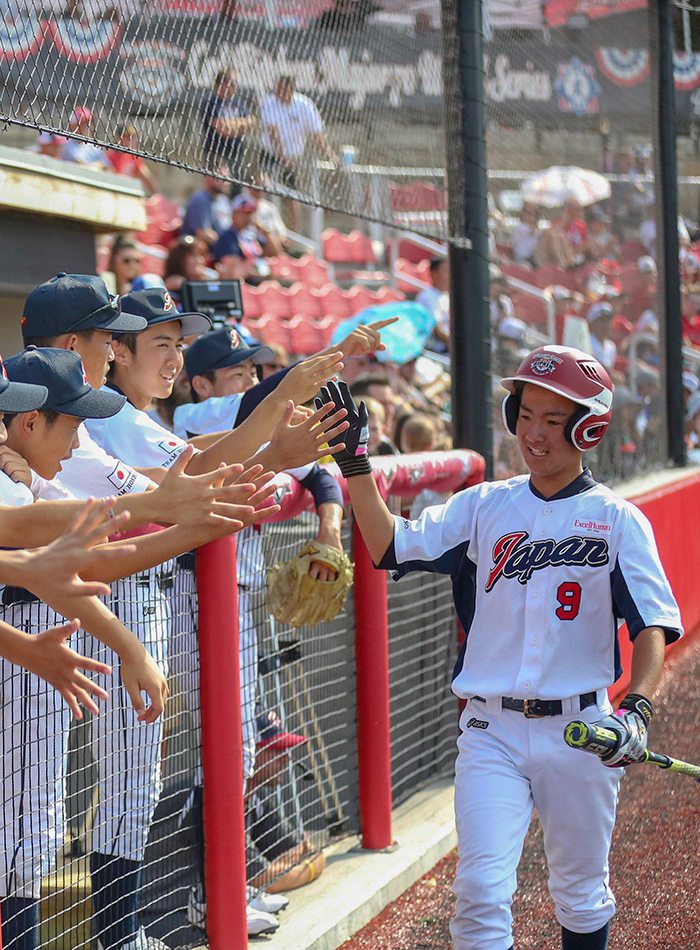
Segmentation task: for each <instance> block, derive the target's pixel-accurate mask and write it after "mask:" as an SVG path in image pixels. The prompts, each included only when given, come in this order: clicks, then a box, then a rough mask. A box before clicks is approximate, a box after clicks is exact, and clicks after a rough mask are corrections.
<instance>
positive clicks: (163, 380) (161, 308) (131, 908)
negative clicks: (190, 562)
mask: <svg viewBox="0 0 700 950" xmlns="http://www.w3.org/2000/svg"><path fill="white" fill-rule="evenodd" d="M122 306H123V311H124V312H130V313H132V312H133V313H134V314H136V315H139V316H142V317H143V318H144V319H145V320H146V321H147V324H148V325H147V328H146V329H145V330H143V331H141V332H140V333H134V334H128V335H126V336H120V337H119V338H118V339H117V340H116V341H115V343H114V349H115V355H116V359H115V362H114V365H113V368H112V372H111V374H110V376H111V379H110V384H109V385H110V386H112V387H116V388H119V389H120V390H122V391H123V392H124V394H125V395H126V396H127V397H128V399H129V402H127V404H126V405H125V406H124V408H123V409H122V411H121V412H120V413H119V414H118V416H117V417H115V419H114V421H113V423H112V424H111V425H107V424H106V420H105V421H104V423H96V422H90V423H89V424H88V428H89V430H90V433H91V435H92V437H93V438H94V440H95V441H96V442H97V443H98V445H100V446H101V447H102V448H103V449H105V450H107V451H112V452H115V453H116V452H118V453H119V455H120V457H121V458H122V459H123V460H124V461H126V462H127V463H129V464H131V465H132V466H134V467H136V466H138V467H144V468H147V469H149V470H151V473H152V474H153V475H154V476H155V477H157V470H158V469H161V470H167V469H168V468H170V467H171V466H172V465H173V464H177V460H178V459H180V458H185V459H186V460H185V466H186V469H187V471H188V472H190V471H192V470H193V469H194V470H195V471H198V472H210V471H216V470H217V468H218V466H219V465H220V464H221V463H222V462H230V461H232V460H236V459H238V458H241V459H245V458H247V457H249V456H251V455H253V453H254V452H255V451H256V450H257V449H258V448H259V446H260V443H261V441H262V440H264V439H265V438H266V437H269V434H272V433H273V432H275V430H276V434H275V435H273V440H272V442H273V444H272V446H270V447H268V449H267V450H266V451H265V452H261V453H260V455H259V456H258V457H257V458H256V459H255V461H256V462H257V461H258V459H260V461H261V462H271V463H272V465H274V466H275V467H277V465H279V466H280V467H284V459H285V454H291V457H292V458H297V457H298V458H299V459H300V460H304V461H306V459H308V458H309V457H312V458H313V457H317V456H320V455H321V454H322V453H323V449H322V448H321V445H322V444H323V443H324V441H325V439H326V438H327V434H326V433H325V432H324V427H322V426H318V427H314V424H315V423H316V422H318V418H316V419H312V420H306V421H304V422H303V423H302V424H300V425H290V424H289V419H290V417H291V410H290V408H289V407H288V406H287V403H288V402H289V400H290V399H299V398H302V399H307V398H310V397H311V396H312V395H313V393H314V391H317V389H318V386H319V385H320V383H321V382H322V381H323V380H324V379H327V378H328V375H329V374H330V373H333V372H334V371H335V369H336V368H337V367H339V365H341V364H339V359H338V355H337V354H332V355H331V356H330V357H323V358H321V359H320V360H317V361H316V362H315V363H312V364H311V365H309V366H305V367H302V368H300V370H299V372H298V373H297V374H296V375H295V376H294V377H291V378H290V380H289V383H288V386H287V391H286V393H282V394H281V395H280V396H279V397H277V399H276V400H270V402H269V403H268V404H267V405H265V406H260V407H259V412H258V413H256V418H255V419H251V421H250V425H249V426H248V427H247V431H246V432H245V433H242V438H238V433H236V435H235V436H234V435H233V434H224V435H223V436H222V438H221V439H214V440H212V445H211V446H209V447H207V448H205V449H204V450H203V451H201V452H198V453H197V454H195V455H194V456H192V455H191V453H192V448H191V447H190V446H189V445H188V444H187V443H186V442H185V441H183V440H181V439H178V438H176V437H175V436H173V434H172V433H171V432H169V431H167V430H165V429H164V428H163V427H161V426H159V425H158V424H157V423H156V422H155V421H154V420H152V419H151V418H150V417H149V416H147V415H146V413H145V412H144V409H145V408H146V406H147V405H148V404H149V402H150V400H151V399H152V398H153V397H155V396H160V397H162V396H167V395H168V394H169V392H170V390H171V388H172V385H173V382H174V380H175V378H176V376H177V374H178V372H179V371H180V369H181V367H182V352H181V351H182V339H183V336H184V335H192V334H195V333H198V332H201V331H202V330H205V329H207V328H208V327H209V325H210V321H209V320H208V318H206V317H204V316H203V315H202V314H196V313H194V314H180V313H178V311H177V309H176V308H175V307H174V305H173V303H172V299H171V298H170V295H169V294H168V293H167V292H166V291H162V290H158V289H151V290H145V291H140V292H137V293H134V294H129V295H126V296H125V297H124V298H122ZM341 418H342V413H340V414H338V417H337V418H336V419H335V421H334V423H332V424H331V430H332V431H333V430H335V433H336V434H337V433H339V432H340V431H341V430H342V423H340V419H341ZM268 433H269V434H268ZM276 442H277V443H278V444H279V448H275V443H276ZM185 453H186V455H185ZM275 453H277V460H275ZM261 517H264V513H262V514H261ZM169 571H171V572H172V573H171V577H172V585H171V586H170V590H171V591H177V592H178V594H179V597H178V600H179V601H180V602H181V601H183V600H186V599H187V597H186V595H187V589H185V588H186V586H187V585H189V587H190V588H191V589H192V590H193V589H194V575H193V572H192V570H191V569H189V568H188V567H186V566H184V565H177V566H169ZM179 606H180V608H181V603H180V604H179ZM180 613H182V611H181V610H180ZM185 619H186V620H187V621H189V614H188V616H187V617H186V618H185ZM190 622H191V621H190ZM168 626H169V625H168V624H167V623H154V622H150V623H149V636H150V638H151V641H152V642H153V643H157V644H158V649H159V651H160V655H161V656H162V657H163V660H164V661H165V660H166V645H167V639H168V635H169V629H168ZM159 746H160V743H159V742H157V741H154V742H152V743H148V745H147V747H145V744H144V742H143V741H142V742H140V744H138V745H137V744H136V743H133V744H131V743H127V746H126V747H125V749H124V750H123V756H126V758H127V759H128V761H129V763H130V766H129V769H128V774H126V775H125V774H122V775H120V776H119V778H118V782H119V783H120V787H122V788H121V791H122V794H121V795H120V799H119V801H120V802H123V801H124V800H125V798H124V796H125V795H127V796H129V798H130V800H131V801H132V802H133V807H132V808H131V809H129V814H130V815H131V816H132V817H131V819H130V835H129V837H125V836H124V835H121V834H117V831H118V829H119V827H121V826H118V825H113V828H114V838H113V840H110V838H109V827H110V826H109V825H108V824H105V823H104V822H102V821H101V815H100V814H99V812H98V816H97V820H96V824H95V828H96V831H97V837H95V831H93V839H94V840H95V841H96V844H97V851H96V852H94V853H93V858H92V867H93V893H94V894H98V895H99V896H98V901H99V904H100V910H99V914H98V920H97V931H98V934H99V935H100V938H101V941H102V942H103V943H104V945H105V946H106V947H107V946H109V947H111V946H115V947H121V946H127V945H128V946H129V947H131V943H128V944H127V942H126V941H127V939H128V935H129V933H133V932H134V926H135V924H136V923H137V920H138V918H137V913H136V902H137V895H138V874H139V870H140V866H141V862H142V860H143V854H144V849H145V843H146V836H147V832H148V824H149V821H150V817H151V815H152V810H153V806H154V803H155V801H156V800H157V794H158V793H157V788H158V769H159V766H160V751H159ZM123 786H128V787H126V788H123ZM154 789H155V792H154V793H153V796H152V797H151V799H150V802H149V803H148V804H147V805H146V807H144V806H143V799H144V798H145V797H147V796H149V795H151V790H154ZM124 814H126V810H125V811H124ZM123 824H124V822H123V821H122V826H123ZM103 826H104V834H103V832H102V830H101V828H102V827H103ZM110 906H112V907H114V906H118V907H119V908H120V911H121V912H122V913H121V919H117V915H116V914H114V913H113V912H112V913H110ZM125 909H126V913H124V910H125ZM136 934H137V936H136V938H135V939H136V941H137V942H136V943H135V944H134V945H135V946H139V944H138V940H140V939H142V938H141V936H140V935H141V934H142V929H141V928H140V927H139V928H138V930H137V931H136Z"/></svg>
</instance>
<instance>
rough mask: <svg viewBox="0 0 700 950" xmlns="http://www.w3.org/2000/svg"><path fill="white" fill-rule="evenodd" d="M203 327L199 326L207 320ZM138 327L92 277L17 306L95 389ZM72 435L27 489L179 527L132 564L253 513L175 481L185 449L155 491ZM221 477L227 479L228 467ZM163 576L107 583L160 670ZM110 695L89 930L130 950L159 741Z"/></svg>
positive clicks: (193, 482)
mask: <svg viewBox="0 0 700 950" xmlns="http://www.w3.org/2000/svg"><path fill="white" fill-rule="evenodd" d="M198 319H199V318H198ZM200 322H201V323H204V322H205V318H201V320H200ZM145 326H146V320H145V319H143V318H142V317H139V316H136V315H131V314H123V313H121V307H120V305H119V303H118V301H117V302H115V301H114V300H113V298H111V297H110V296H109V294H108V293H107V291H106V288H105V287H104V285H103V283H102V281H100V279H99V278H95V277H91V276H83V275H64V274H63V275H58V276H57V277H55V278H53V279H52V280H50V281H47V282H46V283H45V284H42V285H40V286H39V287H37V288H35V290H34V291H33V292H32V293H31V294H30V295H29V297H28V299H27V302H26V303H25V308H24V319H23V332H24V334H25V339H26V340H27V341H30V340H34V341H36V342H37V343H40V344H44V345H48V344H50V343H56V344H57V345H59V346H61V347H62V348H64V349H67V350H70V349H75V350H79V351H80V353H81V355H82V356H83V359H84V361H85V373H86V376H87V377H88V378H89V379H90V381H91V382H92V383H93V384H94V385H97V386H101V385H102V384H103V383H104V381H105V373H106V371H107V368H108V365H109V362H110V361H111V359H113V354H112V350H111V340H112V332H113V331H118V330H127V329H128V330H134V329H140V328H143V327H145ZM79 436H80V442H81V444H80V446H79V447H76V448H75V449H74V453H73V455H74V457H73V458H71V459H69V460H66V461H64V463H63V466H62V471H61V473H60V478H59V479H54V480H53V482H49V483H47V482H46V481H44V480H43V479H40V478H38V477H37V476H36V475H34V477H33V480H32V490H33V491H34V493H35V495H38V496H40V497H42V498H52V499H63V498H67V497H72V495H73V494H74V495H77V496H83V497H85V496H86V495H88V494H90V493H93V492H95V493H98V494H100V493H101V494H105V493H106V492H108V491H113V490H114V489H117V491H119V493H120V495H122V496H123V497H121V498H120V499H119V501H118V502H117V504H116V505H115V507H120V506H121V507H123V508H125V509H126V510H128V511H130V512H131V513H132V514H133V515H134V519H133V521H134V523H136V524H138V523H139V522H143V521H144V520H153V521H161V522H165V523H169V522H173V521H178V522H179V526H178V527H176V528H170V529H167V530H166V531H162V532H159V533H158V534H157V535H149V536H148V537H144V538H139V539H137V540H136V542H135V544H136V550H137V556H136V558H135V561H134V566H135V565H137V564H140V565H141V567H146V568H151V565H153V564H159V562H161V561H163V560H164V559H165V558H167V557H168V556H170V555H171V554H180V553H182V552H184V551H186V550H188V549H189V548H190V547H192V546H196V545H198V544H201V543H204V542H205V541H207V540H210V539H211V537H214V536H217V535H218V534H221V533H227V532H228V531H231V530H236V529H237V528H240V527H242V524H243V522H241V521H237V520H235V519H236V516H237V515H239V514H241V513H242V512H244V511H245V513H246V514H248V513H251V514H252V512H253V507H254V506H251V505H252V502H253V499H252V498H249V497H241V498H240V500H241V501H242V502H245V503H248V505H247V508H245V509H241V508H240V506H237V505H235V504H231V503H229V502H230V501H233V500H234V498H235V497H237V496H238V495H240V493H241V492H242V491H244V488H243V486H242V485H241V484H238V485H232V486H227V487H225V488H217V489H216V490H215V489H213V488H210V487H209V486H210V485H213V484H214V483H216V482H217V481H218V482H219V484H220V480H219V479H217V478H215V477H213V476H206V475H205V476H199V477H198V478H189V477H188V476H186V475H183V474H181V470H182V468H183V467H184V464H186V461H187V460H188V459H189V457H190V455H191V451H192V450H191V449H187V452H185V453H183V455H182V459H178V460H177V462H175V463H174V464H173V467H172V469H171V470H170V471H169V472H168V474H167V476H166V477H165V479H164V481H163V484H162V485H161V486H159V487H156V486H154V485H153V483H152V482H151V481H150V479H148V478H145V477H144V476H143V475H141V474H140V473H138V472H137V471H136V470H135V469H132V468H131V467H130V466H128V465H127V464H125V463H124V461H123V460H122V459H117V458H115V457H112V456H109V455H108V454H107V453H106V452H104V450H103V449H101V448H100V447H99V446H97V445H96V444H95V443H94V442H93V441H92V440H91V439H90V438H89V436H88V434H87V431H86V429H85V427H84V426H82V425H81V427H80V429H79ZM219 474H220V475H221V476H223V475H224V474H227V475H229V476H230V475H231V469H230V468H229V469H225V470H223V471H222V472H221V473H219ZM151 487H153V488H155V490H154V491H148V495H141V496H140V497H139V494H138V493H140V492H143V491H144V489H145V490H148V489H150V488H151ZM161 495H162V498H161V497H160V496H161ZM246 495H247V496H250V495H251V492H250V491H247V492H246ZM212 496H213V497H212ZM112 547H114V545H112ZM165 569H167V565H166V566H165V568H164V566H163V565H160V566H159V567H158V568H157V569H150V570H141V572H140V573H139V574H137V575H135V576H132V577H123V574H124V573H126V572H125V571H124V570H121V572H120V573H119V577H120V578H122V579H120V580H118V581H117V582H116V583H115V584H114V585H113V592H112V595H111V596H110V599H109V601H108V603H110V604H112V605H113V606H114V608H115V609H119V610H120V612H121V613H122V614H123V615H124V618H125V619H127V620H128V621H129V622H130V623H131V624H132V626H133V627H134V629H135V630H136V632H137V633H138V634H139V636H140V638H141V640H142V642H144V644H145V645H146V646H147V648H148V649H149V652H151V653H152V655H153V656H154V658H155V659H156V660H157V661H158V662H159V663H160V665H161V667H162V668H165V653H164V644H165V639H166V633H167V631H166V628H165V620H166V617H167V614H168V601H167V598H166V597H165V596H164V594H163V593H162V591H161V589H160V588H161V584H162V579H163V576H164V571H165ZM85 648H86V649H88V650H91V652H92V653H93V654H94V655H96V656H98V657H101V656H103V655H104V658H106V659H108V660H111V657H110V656H109V653H108V651H107V648H105V647H104V646H103V645H102V644H97V645H95V644H93V643H91V642H88V643H86V644H85ZM111 692H112V694H113V695H112V696H111V701H110V703H109V704H107V708H106V710H105V711H104V712H103V713H102V714H101V715H100V717H99V718H98V719H97V720H96V723H94V724H93V726H94V734H93V740H94V747H95V748H94V752H95V758H96V760H97V763H98V773H99V779H100V788H101V799H100V808H99V809H98V814H97V821H96V824H95V829H94V831H93V842H94V844H95V845H96V851H95V853H94V855H93V858H92V865H93V871H94V876H93V886H94V891H93V904H94V909H95V924H96V927H95V929H96V931H97V934H98V936H99V937H100V938H101V942H102V944H103V946H112V945H114V946H122V945H127V941H129V942H128V946H129V947H131V946H132V945H133V946H136V947H141V946H146V945H148V946H155V945H156V944H155V941H154V938H148V937H146V935H145V933H144V932H143V930H142V929H141V928H140V927H139V926H138V921H137V918H136V898H137V892H138V880H137V878H138V870H139V866H140V858H141V857H142V854H143V848H144V847H145V837H146V833H147V827H148V822H149V820H150V814H152V810H153V808H154V807H155V803H156V802H157V797H158V782H159V779H158V775H159V764H160V760H159V756H158V741H157V740H156V739H153V740H152V739H151V738H149V736H147V735H146V733H148V732H149V731H150V732H153V731H156V732H157V733H158V734H160V724H157V725H156V724H154V725H153V727H151V729H150V730H149V729H144V728H143V727H142V726H141V725H140V724H138V723H137V722H136V721H135V719H134V718H133V716H132V715H131V714H130V712H129V711H128V710H127V709H126V708H125V703H124V696H123V694H122V693H121V692H120V687H119V686H118V684H114V686H113V688H112V690H111ZM122 747H128V748H130V749H131V748H133V749H136V750H139V751H138V752H137V753H135V755H136V757H137V758H138V760H139V762H140V763H141V764H142V769H141V771H140V772H139V771H138V770H129V769H125V768H123V766H122V767H119V768H118V767H117V761H116V760H117V759H119V761H120V762H121V761H122V760H123V758H124V755H125V754H126V753H124V749H123V748H122ZM127 757H128V756H127ZM156 772H158V775H156V774H155V773H156ZM134 799H136V800H137V803H136V804H135V803H134ZM144 816H145V817H144ZM132 859H133V860H132ZM134 934H136V936H135V937H134V936H133V935H134ZM132 937H133V944H132V942H131V938H132Z"/></svg>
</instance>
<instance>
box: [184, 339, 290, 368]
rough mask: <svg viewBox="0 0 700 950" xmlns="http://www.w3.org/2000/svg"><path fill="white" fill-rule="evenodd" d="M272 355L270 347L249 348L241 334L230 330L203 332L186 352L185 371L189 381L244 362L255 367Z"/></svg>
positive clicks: (272, 356)
mask: <svg viewBox="0 0 700 950" xmlns="http://www.w3.org/2000/svg"><path fill="white" fill-rule="evenodd" d="M274 356H275V354H274V353H273V351H272V350H271V349H270V347H269V346H263V345H262V344H260V345H259V346H248V345H247V344H246V343H244V342H243V340H242V339H241V337H240V335H239V334H238V333H237V332H236V331H235V330H234V329H232V328H230V327H224V328H223V329H222V330H214V332H213V333H205V334H204V336H200V337H199V339H198V340H195V341H194V343H193V344H192V345H191V346H188V347H187V349H186V350H185V369H186V370H187V375H188V376H189V378H190V379H194V377H195V376H201V374H202V373H206V372H208V371H209V370H212V369H223V368H224V367H225V366H237V365H238V363H243V362H245V361H246V360H252V361H253V362H254V363H255V365H256V366H257V365H259V364H260V363H267V362H269V360H272V359H274Z"/></svg>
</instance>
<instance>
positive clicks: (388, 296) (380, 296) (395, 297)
mask: <svg viewBox="0 0 700 950" xmlns="http://www.w3.org/2000/svg"><path fill="white" fill-rule="evenodd" d="M374 296H375V299H376V301H377V303H378V304H382V303H396V302H397V301H399V300H405V299H406V294H405V293H404V292H403V291H402V290H399V289H398V288H397V287H392V286H390V285H389V284H386V285H385V286H384V287H380V288H379V289H378V290H375V291H374Z"/></svg>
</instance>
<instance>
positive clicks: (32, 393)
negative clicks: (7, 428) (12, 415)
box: [0, 356, 49, 412]
mask: <svg viewBox="0 0 700 950" xmlns="http://www.w3.org/2000/svg"><path fill="white" fill-rule="evenodd" d="M48 394H49V391H48V389H47V388H46V386H30V385H27V384H26V383H14V382H13V383H11V382H10V380H9V379H8V377H7V370H6V369H5V364H4V363H3V360H2V356H0V412H31V411H32V409H41V407H42V406H43V405H44V403H45V402H46V397H47V396H48Z"/></svg>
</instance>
